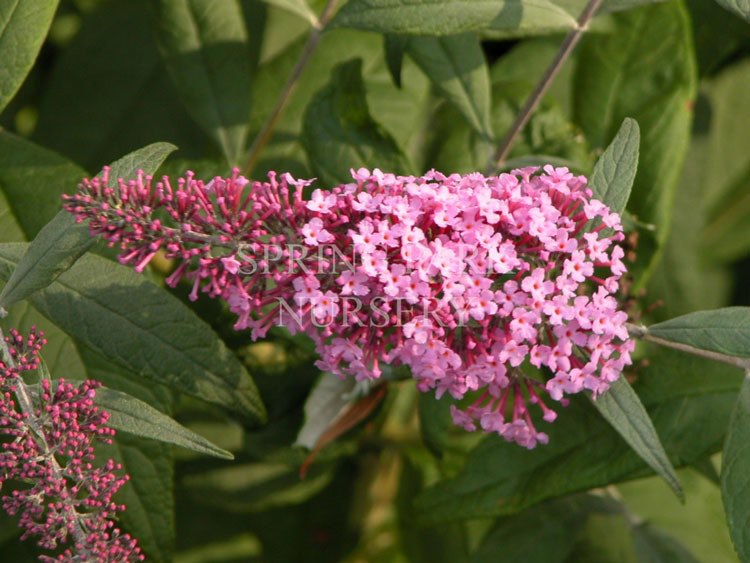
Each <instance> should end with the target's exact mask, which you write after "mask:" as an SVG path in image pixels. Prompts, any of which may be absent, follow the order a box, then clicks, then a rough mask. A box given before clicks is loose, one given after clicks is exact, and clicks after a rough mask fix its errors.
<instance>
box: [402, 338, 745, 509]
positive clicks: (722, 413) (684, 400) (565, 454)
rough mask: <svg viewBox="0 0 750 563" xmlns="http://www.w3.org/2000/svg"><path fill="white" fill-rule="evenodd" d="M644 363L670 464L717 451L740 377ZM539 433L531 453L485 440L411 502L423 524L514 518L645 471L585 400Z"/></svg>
mask: <svg viewBox="0 0 750 563" xmlns="http://www.w3.org/2000/svg"><path fill="white" fill-rule="evenodd" d="M649 359H650V361H651V364H650V365H649V366H648V367H647V368H645V369H642V370H641V372H640V374H639V380H638V383H637V385H636V387H635V389H636V391H637V392H638V395H639V396H640V398H641V400H642V401H643V404H644V406H645V407H646V410H647V411H648V413H649V415H650V416H651V419H652V420H653V423H654V427H655V428H656V431H657V433H658V434H659V436H660V437H661V439H662V443H663V444H664V448H665V450H666V452H667V454H668V456H669V459H670V460H671V462H672V464H673V465H674V466H675V467H681V466H683V465H686V464H690V463H692V462H694V461H696V460H698V459H703V458H705V457H707V456H708V455H711V454H712V453H715V452H716V451H718V450H719V449H720V448H721V445H722V442H723V439H724V432H725V430H726V424H727V420H728V412H729V408H730V406H731V404H733V402H734V400H735V397H736V393H737V387H738V384H739V379H740V377H738V376H740V375H741V374H738V373H736V370H734V369H733V368H731V367H729V366H725V365H722V364H718V363H716V362H711V361H709V360H704V359H700V358H698V359H696V358H694V357H688V356H686V355H685V354H681V353H678V352H674V351H668V350H659V351H658V352H657V353H656V354H654V355H652V356H651V357H650V358H649ZM538 424H540V425H543V424H544V423H543V422H538ZM544 430H545V432H547V434H548V435H549V444H547V445H545V446H541V447H537V448H535V449H534V450H525V449H522V448H519V447H518V446H517V445H515V444H511V443H508V442H506V441H504V440H503V439H502V438H500V437H498V436H489V437H486V438H484V440H483V441H482V442H481V443H480V444H479V446H478V447H476V448H475V449H474V450H473V451H472V452H471V454H470V455H469V457H468V459H467V461H466V463H465V465H464V467H463V469H462V471H461V472H460V473H459V474H458V475H457V476H455V477H453V478H451V479H448V480H444V481H442V482H440V483H438V484H437V485H434V486H432V487H429V488H428V489H426V490H425V491H424V492H423V493H422V494H421V495H420V496H419V497H418V498H417V500H416V502H417V507H418V509H419V515H420V519H421V521H422V522H423V523H425V524H436V523H442V522H449V521H456V520H461V519H467V518H483V517H487V516H498V515H507V514H512V513H515V512H518V511H520V510H523V509H524V508H527V507H529V506H531V505H533V504H535V503H538V502H540V501H542V500H546V499H549V498H553V497H558V496H561V495H564V494H568V493H573V492H578V491H585V490H590V489H592V488H596V487H605V486H607V485H610V484H612V483H617V482H621V481H626V480H629V479H635V478H638V477H643V476H645V475H648V474H649V473H650V470H649V469H648V466H647V465H646V464H645V463H644V462H643V460H641V459H640V457H639V456H638V455H637V454H636V453H635V452H634V451H633V450H632V448H630V447H629V446H628V445H627V444H626V443H625V442H624V441H623V440H622V438H621V437H620V436H619V435H618V434H617V432H616V431H615V430H614V429H613V428H612V426H611V425H610V424H608V423H607V422H606V421H605V420H604V419H603V418H602V417H601V415H600V414H599V413H598V412H596V410H595V409H594V408H593V406H591V405H590V402H588V401H584V400H580V399H579V398H574V400H572V401H571V404H570V406H569V407H568V408H566V409H564V410H562V411H561V412H560V415H559V417H558V419H557V420H556V421H555V422H554V424H551V425H550V426H549V427H544Z"/></svg>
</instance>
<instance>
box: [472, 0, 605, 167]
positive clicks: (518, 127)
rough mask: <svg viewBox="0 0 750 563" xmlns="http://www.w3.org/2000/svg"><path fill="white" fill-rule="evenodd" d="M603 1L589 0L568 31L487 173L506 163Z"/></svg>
mask: <svg viewBox="0 0 750 563" xmlns="http://www.w3.org/2000/svg"><path fill="white" fill-rule="evenodd" d="M602 1H603V0H589V2H588V4H586V7H585V8H584V9H583V11H582V12H581V15H580V16H578V21H577V24H578V25H577V26H576V27H575V29H572V30H571V31H570V33H568V35H567V36H566V37H565V40H564V41H563V42H562V45H560V49H558V51H557V54H556V55H555V58H554V60H553V61H552V62H551V63H550V65H549V67H548V68H547V70H546V71H545V72H544V74H543V75H542V78H541V80H540V81H539V83H538V84H537V85H536V88H534V91H533V92H532V93H531V95H530V96H529V98H528V99H527V100H526V104H525V105H524V106H523V109H522V110H521V113H519V114H518V117H517V118H516V120H515V122H514V123H513V125H512V126H511V128H510V131H509V132H508V135H507V136H506V137H505V140H503V143H502V144H501V145H500V146H499V147H498V149H497V151H496V152H495V154H494V156H493V157H492V161H491V162H490V164H489V166H487V170H486V173H487V174H491V173H492V172H494V171H495V170H497V169H499V168H501V167H502V166H503V164H505V159H506V158H507V157H508V153H509V152H510V149H511V147H512V146H513V143H515V141H516V138H517V137H518V135H519V134H520V133H521V131H522V130H523V128H524V127H525V126H526V124H527V123H528V121H529V119H530V118H531V115H532V114H533V113H534V110H536V108H537V106H538V105H539V102H541V101H542V98H543V97H544V94H545V93H546V92H547V90H548V89H549V87H550V86H551V85H552V81H553V80H554V79H555V77H556V76H557V73H558V72H559V71H560V68H562V65H563V63H564V62H565V61H566V60H567V59H568V57H569V56H570V53H572V52H573V49H574V48H575V46H576V44H577V43H578V41H579V40H580V39H581V36H582V35H583V32H584V31H586V28H587V27H588V24H589V22H590V21H591V19H592V18H593V17H594V15H595V14H596V11H597V10H598V9H599V6H600V5H601V3H602Z"/></svg>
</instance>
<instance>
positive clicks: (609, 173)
mask: <svg viewBox="0 0 750 563" xmlns="http://www.w3.org/2000/svg"><path fill="white" fill-rule="evenodd" d="M640 142H641V133H640V130H639V129H638V122H637V121H635V120H634V119H630V118H627V119H625V121H623V122H622V125H621V126H620V130H619V131H618V132H617V135H615V138H614V139H613V140H612V142H611V143H610V144H609V146H608V147H607V150H605V151H604V153H603V154H602V156H600V157H599V160H598V161H597V162H596V165H595V166H594V171H593V173H592V174H591V180H590V181H589V186H590V187H591V189H592V190H593V191H594V197H595V198H597V199H599V200H600V201H602V202H603V203H605V204H606V205H607V206H608V207H609V208H610V209H611V210H612V211H615V212H616V213H622V212H623V211H625V205H626V204H627V203H628V199H630V190H631V189H632V188H633V181H634V180H635V174H636V172H637V171H638V146H639V145H640Z"/></svg>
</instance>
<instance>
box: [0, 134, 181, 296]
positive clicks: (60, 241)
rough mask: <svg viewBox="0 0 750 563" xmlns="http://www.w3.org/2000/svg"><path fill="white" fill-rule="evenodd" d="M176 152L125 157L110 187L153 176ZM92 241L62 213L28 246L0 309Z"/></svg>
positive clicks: (163, 149) (166, 149) (158, 147)
mask: <svg viewBox="0 0 750 563" xmlns="http://www.w3.org/2000/svg"><path fill="white" fill-rule="evenodd" d="M176 149H177V147H175V146H174V145H172V144H170V143H154V144H152V145H148V146H147V147H144V148H142V149H139V150H137V151H134V152H132V153H130V154H128V155H126V156H124V157H123V158H121V159H119V160H117V161H116V162H114V163H112V165H111V170H110V185H112V184H115V183H116V182H117V178H120V177H122V178H131V177H134V176H135V174H136V172H137V171H138V170H143V171H144V172H145V173H146V174H153V173H154V172H156V170H157V168H159V166H161V164H162V162H164V160H165V159H166V158H167V156H169V154H170V153H171V152H173V151H174V150H176ZM93 242H94V238H92V237H91V236H90V235H89V232H88V226H87V225H85V224H80V223H76V222H75V219H74V218H73V215H72V214H70V213H68V212H67V211H59V212H58V213H57V215H55V217H54V218H53V219H52V221H50V222H49V223H47V225H45V227H44V228H43V229H42V230H41V231H40V232H39V234H38V235H37V236H36V237H35V238H34V240H33V241H32V242H31V244H29V247H28V249H27V251H26V253H25V254H24V255H23V257H22V258H21V260H20V262H19V263H18V266H17V267H16V269H15V270H13V274H12V275H11V277H10V279H9V280H8V283H6V284H5V287H4V288H3V290H2V293H0V308H7V307H8V306H9V305H12V304H13V303H15V302H17V301H20V300H21V299H25V298H26V297H28V296H29V295H31V294H32V293H34V292H35V291H37V290H39V289H42V288H44V287H47V286H48V285H49V284H51V283H52V282H53V281H54V280H55V279H57V277H58V276H59V275H60V274H62V273H63V272H64V271H66V270H67V269H69V268H70V267H71V266H72V265H73V264H74V263H75V261H76V260H78V258H80V257H81V256H83V254H84V253H85V252H86V251H87V250H88V249H89V248H90V247H91V245H92V244H93Z"/></svg>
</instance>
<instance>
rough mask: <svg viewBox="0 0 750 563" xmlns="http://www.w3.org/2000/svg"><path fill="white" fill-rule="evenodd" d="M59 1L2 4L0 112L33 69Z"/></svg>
mask: <svg viewBox="0 0 750 563" xmlns="http://www.w3.org/2000/svg"><path fill="white" fill-rule="evenodd" d="M57 3H58V0H44V1H43V2H25V1H24V0H10V1H7V2H3V3H2V4H0V61H3V64H2V65H0V112H2V111H3V109H4V108H5V106H6V105H8V102H9V101H10V100H11V99H12V98H13V96H14V95H15V94H16V92H17V91H18V89H19V88H20V87H21V84H22V83H23V80H24V78H26V74H27V73H28V72H29V70H31V67H32V65H33V64H34V61H35V60H36V56H37V54H38V53H39V49H41V47H42V43H43V42H44V38H45V37H46V36H47V30H48V29H49V26H50V24H51V23H52V17H53V16H54V15H55V10H56V9H57Z"/></svg>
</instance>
